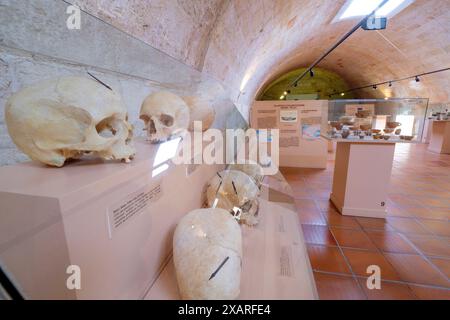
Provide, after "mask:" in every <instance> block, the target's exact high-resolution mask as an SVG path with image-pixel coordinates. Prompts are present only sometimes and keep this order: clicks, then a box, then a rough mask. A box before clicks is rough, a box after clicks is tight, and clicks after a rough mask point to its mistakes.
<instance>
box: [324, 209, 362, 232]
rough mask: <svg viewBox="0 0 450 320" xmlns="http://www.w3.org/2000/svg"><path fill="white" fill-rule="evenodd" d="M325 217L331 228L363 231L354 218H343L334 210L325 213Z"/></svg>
mask: <svg viewBox="0 0 450 320" xmlns="http://www.w3.org/2000/svg"><path fill="white" fill-rule="evenodd" d="M323 215H324V217H325V219H326V220H327V221H328V224H329V225H330V226H335V227H346V228H350V229H361V227H360V225H359V224H358V222H357V221H356V219H355V218H354V217H349V216H343V215H341V214H340V213H338V212H337V211H335V210H334V209H329V210H328V211H325V212H323Z"/></svg>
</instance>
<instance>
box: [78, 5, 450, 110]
mask: <svg viewBox="0 0 450 320" xmlns="http://www.w3.org/2000/svg"><path fill="white" fill-rule="evenodd" d="M74 2H76V3H77V4H79V5H80V6H81V7H82V8H83V9H84V10H86V11H88V12H89V13H91V14H93V15H96V16H97V17H99V18H101V19H103V20H105V21H107V22H109V23H111V24H112V25H114V26H116V27H118V28H120V29H122V30H124V31H125V32H128V33H130V34H132V35H133V36H135V37H138V38H140V39H142V40H143V41H145V42H147V43H148V44H150V45H152V46H153V47H155V48H157V49H159V50H161V51H163V52H165V53H167V54H168V55H170V56H172V57H174V58H175V59H178V60H180V61H182V62H184V63H186V64H188V65H190V66H193V67H194V68H196V69H198V70H202V71H204V72H207V73H209V74H210V75H212V76H214V77H215V78H217V79H219V80H221V81H223V82H224V84H225V85H226V86H227V87H229V89H230V90H231V94H232V98H233V99H234V100H235V101H237V103H238V104H242V105H248V104H251V102H252V101H253V99H254V98H255V96H256V95H257V94H258V92H260V90H263V88H264V86H265V85H266V84H267V83H269V82H270V81H271V80H273V79H275V78H277V77H278V76H280V75H281V74H283V73H285V72H287V71H289V70H292V69H294V68H297V67H302V66H308V65H309V64H310V63H311V62H313V61H314V60H315V59H316V58H318V57H319V56H320V55H321V53H322V52H324V51H325V50H326V49H327V48H328V47H330V46H331V45H332V44H333V43H334V42H335V41H336V40H337V39H338V38H339V37H340V36H341V35H343V34H344V33H345V32H347V31H348V30H350V29H351V27H353V25H355V24H356V23H357V19H356V20H350V21H344V22H338V23H332V20H333V18H334V17H335V16H336V14H337V13H338V11H339V9H340V8H341V7H342V5H343V4H344V3H345V0H258V1H249V0H131V1H125V0H78V1H74ZM449 21H450V0H416V1H415V2H414V3H413V4H411V5H410V6H409V7H407V8H406V9H405V10H403V11H402V12H400V13H399V14H397V15H396V16H395V17H393V18H392V19H390V20H389V22H388V28H387V30H383V31H379V32H378V31H363V30H358V31H357V32H356V33H355V34H353V35H352V36H351V37H350V38H349V39H348V40H347V41H346V42H345V43H344V44H342V45H341V46H340V47H339V48H338V49H337V50H335V51H334V52H332V53H331V55H329V56H328V58H327V59H326V60H325V61H323V62H322V63H321V64H320V67H322V68H326V69H329V70H331V71H334V72H336V73H338V74H339V75H340V76H342V77H343V78H344V79H345V80H346V81H347V82H348V83H349V84H350V86H351V87H357V86H362V85H367V84H371V83H374V82H381V81H385V80H391V79H396V78H403V77H406V76H410V75H415V74H418V73H422V72H427V71H432V70H435V69H441V68H446V67H450V24H449ZM358 95H359V96H360V97H385V96H394V97H417V96H419V97H426V98H430V100H431V102H435V103H437V102H439V103H447V102H450V72H445V73H441V74H437V75H431V76H427V77H423V78H422V81H421V82H420V83H415V82H414V81H412V82H409V81H404V82H401V83H398V84H395V85H394V86H393V87H392V90H391V91H389V90H388V88H387V86H383V87H380V88H379V89H378V90H377V91H375V90H372V89H370V90H366V91H360V92H358Z"/></svg>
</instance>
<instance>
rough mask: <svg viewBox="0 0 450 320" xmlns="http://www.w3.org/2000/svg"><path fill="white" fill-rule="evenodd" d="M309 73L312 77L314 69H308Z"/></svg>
mask: <svg viewBox="0 0 450 320" xmlns="http://www.w3.org/2000/svg"><path fill="white" fill-rule="evenodd" d="M309 75H310V76H311V78H312V77H314V71H313V69H311V70H309Z"/></svg>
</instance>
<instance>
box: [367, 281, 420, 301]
mask: <svg viewBox="0 0 450 320" xmlns="http://www.w3.org/2000/svg"><path fill="white" fill-rule="evenodd" d="M358 281H359V283H360V284H361V287H362V288H363V289H364V292H365V294H366V295H367V297H368V298H369V300H416V299H417V298H416V296H415V295H414V293H413V291H412V290H411V289H410V288H409V286H408V285H406V284H399V283H392V282H386V281H382V282H381V288H380V289H372V290H370V289H368V287H367V283H366V282H367V279H358Z"/></svg>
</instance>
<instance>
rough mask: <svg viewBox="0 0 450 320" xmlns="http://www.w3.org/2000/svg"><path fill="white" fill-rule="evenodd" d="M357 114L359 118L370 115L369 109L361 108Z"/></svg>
mask: <svg viewBox="0 0 450 320" xmlns="http://www.w3.org/2000/svg"><path fill="white" fill-rule="evenodd" d="M355 116H356V117H357V118H367V117H369V116H370V111H369V110H359V111H358V112H357V113H355Z"/></svg>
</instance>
